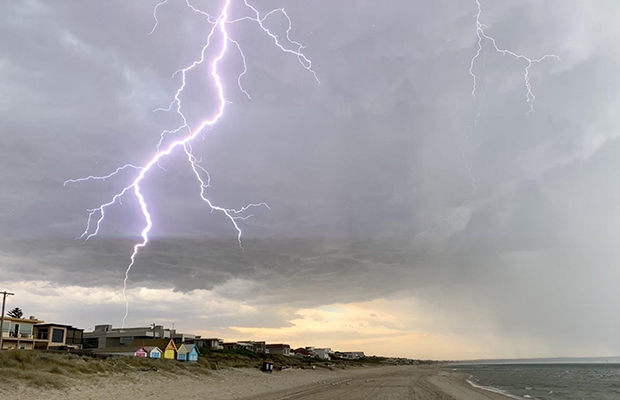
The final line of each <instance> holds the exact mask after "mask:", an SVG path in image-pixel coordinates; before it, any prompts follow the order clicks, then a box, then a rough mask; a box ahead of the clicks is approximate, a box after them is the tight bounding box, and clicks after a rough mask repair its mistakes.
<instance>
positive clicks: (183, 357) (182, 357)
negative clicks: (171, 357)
mask: <svg viewBox="0 0 620 400" xmlns="http://www.w3.org/2000/svg"><path fill="white" fill-rule="evenodd" d="M187 353H189V351H188V350H187V347H185V343H182V344H181V345H180V346H179V348H178V349H177V360H179V361H187Z"/></svg>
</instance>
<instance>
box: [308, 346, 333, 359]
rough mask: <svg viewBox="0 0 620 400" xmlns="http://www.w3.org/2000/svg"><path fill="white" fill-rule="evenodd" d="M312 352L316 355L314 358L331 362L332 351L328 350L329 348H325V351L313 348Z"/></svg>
mask: <svg viewBox="0 0 620 400" xmlns="http://www.w3.org/2000/svg"><path fill="white" fill-rule="evenodd" d="M306 349H307V348H306ZM311 351H312V352H313V353H314V356H315V357H316V358H320V359H321V360H331V355H332V349H328V348H325V349H317V348H312V350H311Z"/></svg>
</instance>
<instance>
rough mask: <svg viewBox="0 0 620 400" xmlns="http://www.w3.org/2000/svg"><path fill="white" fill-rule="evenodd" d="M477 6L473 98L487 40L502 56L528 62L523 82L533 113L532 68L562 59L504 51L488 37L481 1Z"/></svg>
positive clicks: (471, 64)
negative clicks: (533, 56) (477, 62)
mask: <svg viewBox="0 0 620 400" xmlns="http://www.w3.org/2000/svg"><path fill="white" fill-rule="evenodd" d="M476 5H477V7H478V12H477V13H476V14H475V16H474V18H475V19H476V36H477V37H478V49H477V51H476V54H475V55H474V57H473V58H472V59H471V63H470V66H469V74H470V75H471V77H472V80H473V88H472V91H471V94H472V95H473V96H476V89H477V88H476V86H477V82H476V80H477V79H476V74H475V73H474V67H475V64H476V60H477V59H478V58H479V57H480V54H481V53H482V49H483V46H482V43H483V41H484V40H487V41H489V42H491V45H492V46H493V50H495V51H496V52H498V53H500V54H502V55H504V56H505V55H509V56H512V57H514V58H516V59H518V60H523V61H525V62H526V66H525V68H524V74H523V80H524V82H525V89H526V93H525V99H526V101H527V102H528V103H530V110H529V111H528V112H527V114H529V113H531V112H533V111H534V101H536V96H535V95H534V92H533V91H532V84H531V83H530V68H532V66H533V65H534V64H538V63H540V62H542V61H544V60H546V59H548V58H554V59H556V60H558V61H561V60H560V57H558V56H556V55H555V54H545V55H543V56H542V57H540V58H529V57H526V56H525V55H523V54H519V53H515V52H513V51H511V50H508V49H502V48H500V47H499V46H498V45H497V41H496V40H495V38H493V37H492V36H489V35H487V33H486V32H485V30H484V29H485V28H486V27H487V26H486V25H484V24H483V23H482V22H480V17H481V15H482V5H481V4H480V0H476Z"/></svg>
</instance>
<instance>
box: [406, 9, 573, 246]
mask: <svg viewBox="0 0 620 400" xmlns="http://www.w3.org/2000/svg"><path fill="white" fill-rule="evenodd" d="M475 2H476V6H477V12H476V14H474V19H475V21H476V37H477V38H478V40H477V41H476V44H477V49H476V52H475V53H474V56H473V57H472V59H471V62H470V65H469V74H470V75H471V78H472V81H473V84H472V91H471V94H472V96H474V97H476V95H477V90H478V77H477V76H476V74H475V72H474V69H475V67H476V61H477V60H478V59H479V58H480V56H481V54H482V52H483V50H484V46H483V43H484V42H485V41H487V42H490V43H491V46H492V50H494V51H495V52H497V53H500V54H502V55H504V56H505V55H509V56H511V57H513V58H515V59H517V60H523V61H525V63H526V65H525V67H524V70H523V80H524V82H525V100H526V101H527V102H528V103H529V104H530V108H529V110H528V112H527V113H526V115H528V114H530V113H532V112H534V102H535V101H536V96H535V95H534V92H533V90H532V84H531V82H530V69H531V68H532V67H533V66H534V64H539V63H541V62H542V61H544V60H546V59H555V60H557V61H560V62H561V61H562V60H561V59H560V57H559V56H557V55H555V54H545V55H543V56H542V57H540V58H530V57H527V56H525V55H523V54H519V53H515V52H514V51H511V50H509V49H503V48H501V47H499V46H498V44H497V40H496V39H495V38H494V37H492V36H489V35H488V34H487V33H486V32H485V28H487V26H486V25H484V24H483V23H482V22H480V19H481V16H482V5H481V4H480V0H475ZM486 61H487V54H486V53H485V55H484V57H483V70H484V73H485V77H486V81H485V85H484V93H483V96H482V101H481V102H480V104H479V105H478V112H477V114H476V117H475V118H474V122H473V124H472V125H470V126H468V127H467V128H465V130H464V133H463V136H464V138H463V140H462V141H461V145H460V147H459V151H460V153H461V157H462V158H463V161H464V163H465V168H466V169H467V173H468V175H469V179H470V181H471V186H472V191H471V192H470V193H469V194H468V195H467V196H466V198H470V197H471V196H473V195H474V194H475V193H476V192H477V191H478V187H477V186H476V178H475V177H474V174H473V172H472V169H471V166H470V163H469V160H468V159H467V156H466V155H465V145H466V144H467V142H468V141H469V133H468V131H470V130H472V129H475V128H477V127H478V121H479V119H480V116H481V115H482V108H483V107H484V105H485V104H486V100H487V91H488V86H489V78H488V73H487V68H486ZM466 202H467V201H463V202H462V203H461V204H460V205H459V206H458V207H457V208H456V210H455V211H454V212H453V213H451V214H450V215H448V216H447V217H444V218H442V219H441V220H440V221H439V222H438V223H436V224H434V225H433V226H431V227H429V228H427V229H425V230H424V231H422V232H419V233H417V234H415V235H414V239H415V238H418V237H420V236H425V235H426V234H428V233H430V232H433V231H435V230H437V229H439V228H440V227H441V226H442V225H444V224H445V223H447V222H449V221H451V220H452V219H454V218H456V217H457V216H459V215H460V214H461V211H462V210H463V208H464V207H465V204H466Z"/></svg>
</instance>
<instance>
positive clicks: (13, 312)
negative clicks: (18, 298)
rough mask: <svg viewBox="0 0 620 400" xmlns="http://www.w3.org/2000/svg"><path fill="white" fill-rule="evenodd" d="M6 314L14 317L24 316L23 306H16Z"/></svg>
mask: <svg viewBox="0 0 620 400" xmlns="http://www.w3.org/2000/svg"><path fill="white" fill-rule="evenodd" d="M6 315H8V316H9V317H12V318H21V317H23V316H24V312H23V311H22V309H21V308H19V307H15V308H14V309H12V310H11V311H9V312H8V313H6Z"/></svg>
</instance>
